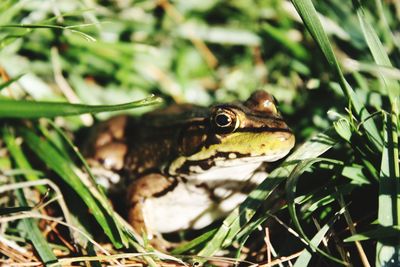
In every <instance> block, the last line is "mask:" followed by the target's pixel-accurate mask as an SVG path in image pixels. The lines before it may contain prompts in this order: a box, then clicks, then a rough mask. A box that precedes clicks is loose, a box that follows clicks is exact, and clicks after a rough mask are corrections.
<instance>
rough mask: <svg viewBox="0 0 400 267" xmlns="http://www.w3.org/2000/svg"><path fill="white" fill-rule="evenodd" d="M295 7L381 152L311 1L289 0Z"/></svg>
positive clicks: (379, 140) (375, 133)
mask: <svg viewBox="0 0 400 267" xmlns="http://www.w3.org/2000/svg"><path fill="white" fill-rule="evenodd" d="M291 1H292V3H293V5H294V6H295V8H296V10H297V12H298V13H299V15H300V16H301V18H302V20H303V22H304V25H305V26H306V27H307V29H308V30H309V32H310V33H311V35H312V36H313V38H314V40H315V41H316V42H317V44H318V46H319V47H320V49H321V50H322V52H323V54H324V55H325V57H326V59H327V60H328V63H329V65H330V67H331V68H332V69H333V70H334V72H335V74H336V76H337V77H338V78H339V83H340V85H341V88H342V90H343V92H344V94H345V95H346V96H347V97H348V99H349V100H350V102H351V104H352V106H353V108H354V111H355V112H356V115H357V117H358V118H359V120H360V121H364V124H363V126H364V128H365V130H366V131H367V132H368V135H367V136H368V139H369V140H370V142H371V143H372V144H373V145H374V147H375V149H377V150H378V151H381V150H382V137H381V136H380V134H379V132H378V130H377V127H376V125H375V123H374V121H373V120H366V119H367V118H369V117H370V113H369V112H368V111H367V109H366V108H365V107H364V105H363V104H362V103H361V102H360V100H359V99H358V97H357V95H356V94H355V92H354V90H353V89H352V88H351V86H350V85H349V83H348V82H347V81H346V79H345V77H344V75H343V72H342V70H341V68H340V66H339V62H338V61H337V59H336V56H335V54H334V53H333V49H332V46H331V44H330V42H329V39H328V36H327V35H326V33H325V31H324V29H323V28H322V24H321V22H320V20H319V18H318V14H317V11H316V10H315V7H314V5H313V3H312V2H311V0H291Z"/></svg>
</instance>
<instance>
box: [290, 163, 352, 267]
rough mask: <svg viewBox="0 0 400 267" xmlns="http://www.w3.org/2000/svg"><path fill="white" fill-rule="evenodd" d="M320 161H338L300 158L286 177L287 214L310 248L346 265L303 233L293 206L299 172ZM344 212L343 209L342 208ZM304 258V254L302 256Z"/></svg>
mask: <svg viewBox="0 0 400 267" xmlns="http://www.w3.org/2000/svg"><path fill="white" fill-rule="evenodd" d="M321 161H327V162H330V163H340V162H338V161H335V160H331V159H324V158H310V159H306V160H302V161H301V162H299V164H297V165H296V167H295V168H294V169H293V170H292V172H291V173H290V176H289V177H288V180H287V182H286V195H287V202H288V204H287V205H288V209H289V214H290V217H291V218H292V220H293V223H294V225H295V226H296V229H297V231H299V233H300V236H301V237H302V238H303V239H304V240H306V241H307V243H308V245H309V246H310V247H311V249H313V250H315V251H318V252H319V253H320V254H321V255H323V256H325V257H327V258H329V259H331V260H332V261H335V262H337V263H340V264H343V265H347V264H346V262H343V261H341V260H339V259H336V258H335V257H333V256H331V255H329V254H327V253H326V252H325V251H323V250H321V249H319V248H318V247H317V246H314V243H313V242H312V241H311V240H310V239H309V238H308V237H307V235H306V234H305V233H304V231H303V228H302V227H301V224H300V221H299V219H298V217H297V213H296V207H295V199H296V188H297V181H298V179H299V177H300V176H301V174H302V173H303V172H304V171H305V170H307V169H308V168H309V167H310V166H311V165H313V164H314V163H317V162H321ZM343 212H344V210H343ZM304 257H305V258H306V256H304Z"/></svg>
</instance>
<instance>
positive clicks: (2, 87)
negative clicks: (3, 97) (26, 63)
mask: <svg viewBox="0 0 400 267" xmlns="http://www.w3.org/2000/svg"><path fill="white" fill-rule="evenodd" d="M22 76H24V74H20V75H18V76H17V77H14V78H12V79H10V80H8V81H6V82H4V83H2V84H0V91H1V90H3V89H4V88H7V86H9V85H10V84H12V83H13V82H15V81H18V80H19V78H21V77H22Z"/></svg>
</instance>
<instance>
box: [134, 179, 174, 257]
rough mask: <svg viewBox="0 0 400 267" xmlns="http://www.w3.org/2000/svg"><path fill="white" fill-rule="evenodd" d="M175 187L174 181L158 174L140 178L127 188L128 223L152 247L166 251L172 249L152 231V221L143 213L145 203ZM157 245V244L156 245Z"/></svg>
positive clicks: (158, 234) (159, 235)
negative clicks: (143, 236)
mask: <svg viewBox="0 0 400 267" xmlns="http://www.w3.org/2000/svg"><path fill="white" fill-rule="evenodd" d="M175 185H176V182H175V180H174V179H169V178H167V177H165V176H164V175H162V174H160V173H151V174H147V175H145V176H142V177H141V178H139V179H138V180H136V181H135V182H133V183H132V185H131V186H130V187H129V188H128V204H129V206H128V222H129V223H130V224H131V225H132V227H133V228H134V229H135V230H136V231H137V232H138V233H140V234H145V235H146V237H147V239H148V240H150V243H151V244H152V245H155V246H156V247H157V248H165V249H162V250H164V251H165V250H167V249H168V248H169V247H172V246H171V245H170V244H169V242H168V241H166V240H165V239H163V238H162V236H161V234H160V233H158V232H157V231H156V230H154V227H153V219H152V218H149V215H148V214H146V213H145V212H144V207H145V202H146V200H148V199H151V198H157V197H158V196H160V195H163V194H166V193H167V192H169V191H170V190H172V189H173V188H174V187H175ZM157 243H159V244H157Z"/></svg>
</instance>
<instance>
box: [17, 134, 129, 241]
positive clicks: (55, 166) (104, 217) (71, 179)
mask: <svg viewBox="0 0 400 267" xmlns="http://www.w3.org/2000/svg"><path fill="white" fill-rule="evenodd" d="M19 132H20V133H21V135H22V136H23V138H24V140H25V141H26V144H27V145H28V147H29V148H30V149H31V150H32V151H33V152H34V153H36V155H37V156H38V157H39V158H40V159H41V160H42V161H43V162H44V163H46V165H47V166H49V167H50V168H51V169H52V170H53V171H55V172H56V173H57V174H58V175H59V176H60V177H61V178H62V179H63V180H64V181H65V182H66V183H67V184H68V185H69V186H70V187H71V188H72V189H73V190H74V191H75V192H76V193H77V194H78V195H79V197H80V198H81V199H82V200H83V202H85V204H86V205H87V207H88V209H89V210H90V212H91V213H92V214H93V216H94V217H95V219H96V220H97V222H98V223H99V225H100V226H101V227H102V229H103V230H104V233H105V234H106V235H107V236H108V237H109V239H110V240H111V242H112V243H113V245H114V246H115V247H116V248H121V247H122V240H121V236H120V235H119V231H118V229H117V226H116V224H115V222H114V220H113V219H112V217H111V215H110V214H109V213H108V212H107V209H106V208H104V207H103V206H102V205H101V203H99V201H97V200H96V199H95V198H94V197H93V196H92V195H91V194H90V191H89V189H88V188H87V186H86V185H84V184H83V183H82V181H81V180H80V178H79V176H78V175H77V174H76V173H75V169H74V165H73V163H72V162H71V161H70V160H69V159H66V158H65V157H63V155H62V154H61V153H60V152H59V151H58V150H57V149H56V148H54V146H53V145H52V144H51V143H50V142H49V141H48V140H46V139H42V138H40V137H39V136H38V135H36V133H34V132H33V131H32V130H30V129H26V128H20V129H19Z"/></svg>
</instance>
